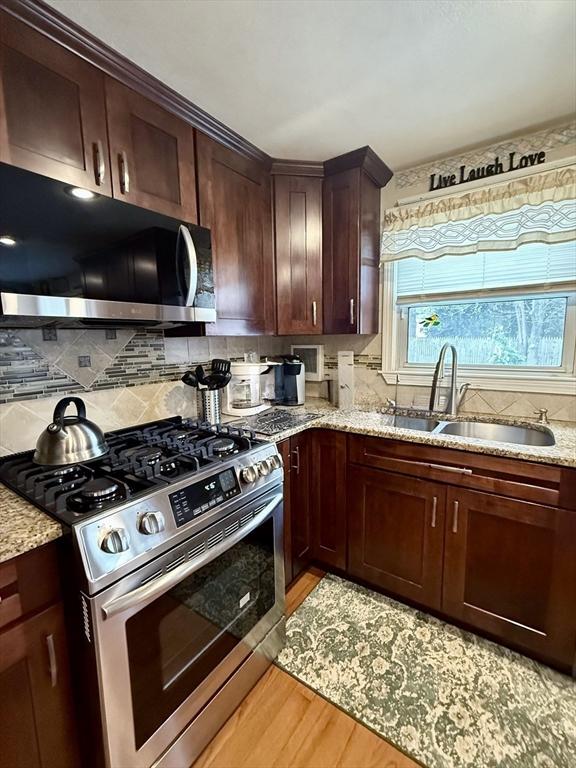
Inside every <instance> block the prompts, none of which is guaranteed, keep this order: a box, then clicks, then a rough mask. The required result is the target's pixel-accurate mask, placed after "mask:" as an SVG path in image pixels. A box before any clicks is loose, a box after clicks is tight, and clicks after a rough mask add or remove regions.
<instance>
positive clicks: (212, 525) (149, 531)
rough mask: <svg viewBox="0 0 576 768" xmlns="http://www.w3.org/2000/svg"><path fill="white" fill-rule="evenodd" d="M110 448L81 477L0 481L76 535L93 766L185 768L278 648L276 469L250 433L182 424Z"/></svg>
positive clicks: (112, 442)
mask: <svg viewBox="0 0 576 768" xmlns="http://www.w3.org/2000/svg"><path fill="white" fill-rule="evenodd" d="M106 438H107V442H108V445H109V447H110V450H109V452H108V453H107V454H106V455H105V456H104V457H102V458H100V459H96V460H93V461H90V462H87V463H83V464H74V465H69V466H66V467H58V468H53V467H52V468H50V467H39V466H37V465H35V464H33V463H32V453H31V452H30V453H24V454H18V455H16V456H11V457H8V458H5V459H2V460H1V463H0V480H2V481H3V482H4V483H6V484H7V485H9V486H10V487H12V488H13V489H14V490H16V491H17V492H18V493H20V494H21V495H22V496H24V497H25V498H27V499H29V500H30V501H31V502H33V503H35V504H36V505H37V506H39V507H40V508H41V509H43V510H45V511H46V512H48V513H49V514H51V515H52V516H53V517H55V518H56V519H58V520H59V521H61V522H62V523H63V524H64V525H65V526H66V528H67V530H68V531H69V532H70V539H69V541H70V543H71V544H72V547H73V550H74V553H75V562H76V566H75V576H74V579H75V588H74V592H75V595H76V598H77V603H76V606H75V607H76V609H77V612H76V614H75V616H76V620H77V623H78V624H79V625H80V630H81V632H80V633H79V636H80V637H81V638H82V640H81V644H82V645H83V649H82V651H83V653H82V656H83V658H84V661H85V663H87V668H86V669H87V670H88V671H87V672H86V676H87V677H90V676H92V677H94V679H95V680H96V681H97V701H98V707H97V710H98V714H99V720H100V728H99V729H98V731H99V733H98V737H97V738H98V742H99V744H98V745H97V744H96V743H95V744H94V750H93V755H97V754H98V753H99V750H98V749H97V748H96V747H97V746H101V747H102V750H101V754H102V757H101V759H100V762H104V764H105V765H106V766H109V767H110V768H120V767H122V768H124V767H125V766H131V768H145V767H146V768H148V767H149V766H162V767H163V768H167V767H168V766H178V767H179V768H180V766H183V765H190V764H191V763H192V762H193V760H194V758H195V757H196V756H197V755H198V754H199V753H200V751H201V750H202V749H203V747H204V746H205V745H206V744H207V743H208V741H209V740H210V739H211V738H212V736H213V735H214V733H215V732H216V731H217V730H218V728H219V727H220V726H221V725H222V724H223V722H224V721H225V720H226V719H227V718H228V716H229V715H230V714H231V712H232V711H233V709H234V708H235V707H236V706H237V704H238V703H239V702H240V701H241V700H242V698H243V697H244V696H245V694H246V692H247V691H248V690H249V689H250V688H251V687H252V685H253V684H254V683H255V682H256V680H257V679H258V678H259V677H260V675H261V674H262V673H263V672H264V671H265V669H266V668H267V666H268V665H269V664H270V662H271V660H272V659H273V658H274V657H275V656H276V655H277V653H278V652H279V650H280V648H281V647H282V643H283V639H284V568H283V552H282V514H283V506H282V484H283V469H282V461H281V458H280V456H279V454H278V452H277V450H276V446H275V445H273V444H268V443H265V442H262V441H259V440H257V439H256V438H255V436H254V434H253V433H252V432H250V431H249V430H243V429H234V428H231V427H211V426H209V425H206V424H201V423H198V422H190V421H186V420H183V419H181V418H179V417H175V418H171V419H166V420H164V421H159V422H155V423H153V424H148V425H145V426H143V427H138V428H134V429H126V430H121V431H119V432H115V433H110V434H108V435H107V436H106ZM86 696H88V697H89V696H90V693H89V691H87V693H86ZM96 762H98V760H96Z"/></svg>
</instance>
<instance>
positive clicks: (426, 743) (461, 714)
mask: <svg viewBox="0 0 576 768" xmlns="http://www.w3.org/2000/svg"><path fill="white" fill-rule="evenodd" d="M277 663H278V665H279V666H280V667H281V668H282V669H284V670H285V671H286V672H288V673H289V674H291V675H294V676H295V677H296V678H298V679H299V680H300V681H301V682H303V683H304V684H306V685H308V686H309V687H310V688H312V689H313V690H315V691H316V692H317V693H319V694H321V695H322V696H324V697H325V698H326V699H328V700H329V701H331V702H333V703H334V704H336V705H337V706H338V707H340V708H341V709H343V710H344V711H345V712H347V713H348V714H350V715H351V716H352V717H355V718H356V719H357V720H359V721H360V722H362V723H363V724H364V725H367V726H368V727H369V728H372V729H373V730H374V731H376V732H377V733H379V734H380V735H381V736H382V737H383V738H385V739H386V740H387V741H390V742H392V743H393V744H395V745H396V746H397V747H399V748H400V749H401V750H403V751H404V752H406V753H407V754H409V755H411V756H412V757H414V759H415V760H418V761H420V762H421V763H423V764H424V765H425V766H428V768H461V767H464V766H465V767H466V768H468V767H469V766H473V768H576V682H575V681H574V680H572V679H571V678H570V677H568V676H565V675H562V674H560V673H558V672H555V671H554V670H552V669H550V668H548V667H545V666H543V665H541V664H538V663H537V662H535V661H532V660H531V659H528V658H526V657H524V656H521V655H520V654H518V653H514V652H513V651H510V650H508V649H507V648H502V647H500V646H498V645H495V644H494V643H491V642H489V641H487V640H484V639H482V638H480V637H477V636H476V635H473V634H471V633H469V632H464V631H462V630H460V629H458V628H456V627H453V626H451V625H449V624H446V623H444V622H442V621H439V620H438V619H435V618H433V617H432V616H427V615H426V614H424V613H421V612H419V611H417V610H414V609H412V608H409V607H407V606H405V605H402V604H400V603H397V602H395V601H394V600H390V599H389V598H387V597H384V596H383V595H380V594H378V593H376V592H372V591H371V590H368V589H364V588H363V587H359V586H357V585H356V584H352V583H351V582H348V581H344V580H343V579H339V578H337V577H335V576H325V577H324V578H323V579H322V581H321V582H320V583H319V584H318V586H317V587H316V589H314V591H313V592H311V593H310V595H309V596H308V597H307V598H306V600H305V601H304V602H303V603H302V605H301V606H300V607H299V608H298V609H297V610H296V612H295V613H294V614H293V616H292V617H291V618H290V619H289V620H288V626H287V644H286V647H285V649H284V650H283V651H282V653H281V654H280V656H279V657H278V660H277Z"/></svg>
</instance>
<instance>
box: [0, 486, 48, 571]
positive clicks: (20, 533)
mask: <svg viewBox="0 0 576 768" xmlns="http://www.w3.org/2000/svg"><path fill="white" fill-rule="evenodd" d="M0 530H1V531H2V538H1V540H0V563H3V562H4V561H5V560H11V559H12V558H13V557H18V555H22V554H24V552H28V551H29V550H31V549H36V547H41V546H42V544H47V543H48V542H49V541H53V540H54V539H58V538H60V536H62V527H61V526H60V525H59V523H56V522H54V520H52V518H51V517H48V515H45V514H44V512H40V510H39V509H37V508H36V507H35V506H34V505H33V504H30V503H29V502H27V501H25V500H24V499H22V498H21V497H20V496H18V495H17V494H16V493H13V491H11V490H10V489H9V488H7V487H6V486H5V485H3V484H2V483H0Z"/></svg>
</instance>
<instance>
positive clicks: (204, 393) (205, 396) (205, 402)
mask: <svg viewBox="0 0 576 768" xmlns="http://www.w3.org/2000/svg"><path fill="white" fill-rule="evenodd" d="M197 402H198V418H200V419H202V421H207V422H209V423H210V424H220V422H221V420H222V419H221V410H220V390H219V389H199V390H198V394H197Z"/></svg>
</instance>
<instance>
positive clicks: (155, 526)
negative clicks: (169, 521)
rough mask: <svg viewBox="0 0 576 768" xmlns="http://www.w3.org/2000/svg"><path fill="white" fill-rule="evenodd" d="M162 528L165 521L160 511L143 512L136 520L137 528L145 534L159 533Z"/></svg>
mask: <svg viewBox="0 0 576 768" xmlns="http://www.w3.org/2000/svg"><path fill="white" fill-rule="evenodd" d="M164 528H165V522H164V515H163V514H162V512H144V514H143V515H142V516H141V517H140V519H139V520H138V530H139V531H140V533H143V534H145V535H146V536H149V535H150V534H153V533H160V532H161V531H163V530H164Z"/></svg>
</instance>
